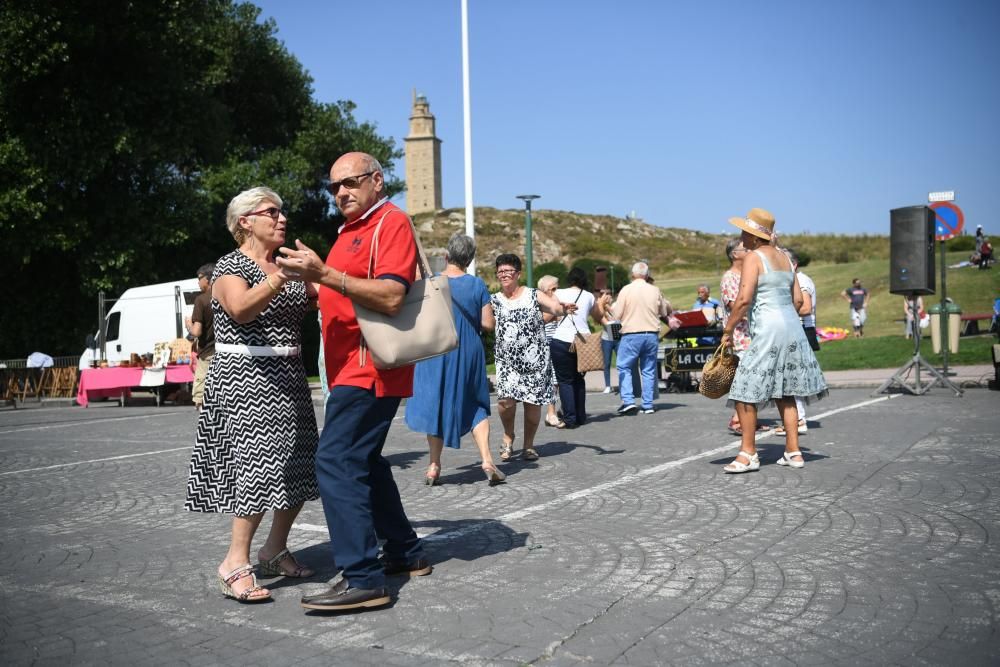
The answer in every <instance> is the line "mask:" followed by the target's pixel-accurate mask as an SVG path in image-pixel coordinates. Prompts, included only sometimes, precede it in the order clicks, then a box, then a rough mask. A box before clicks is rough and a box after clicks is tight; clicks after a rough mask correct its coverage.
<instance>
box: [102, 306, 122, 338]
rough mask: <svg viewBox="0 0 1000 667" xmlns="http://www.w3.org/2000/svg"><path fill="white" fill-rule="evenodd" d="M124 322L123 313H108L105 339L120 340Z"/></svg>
mask: <svg viewBox="0 0 1000 667" xmlns="http://www.w3.org/2000/svg"><path fill="white" fill-rule="evenodd" d="M121 324H122V314H121V313H118V312H115V313H111V314H110V315H108V332H107V334H105V336H104V340H118V336H119V330H120V329H121Z"/></svg>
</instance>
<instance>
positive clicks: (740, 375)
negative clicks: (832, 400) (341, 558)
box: [727, 250, 828, 408]
mask: <svg viewBox="0 0 1000 667" xmlns="http://www.w3.org/2000/svg"><path fill="white" fill-rule="evenodd" d="M754 252H755V253H756V254H757V256H759V257H760V260H761V262H762V263H763V273H761V274H760V275H759V276H758V277H757V290H756V291H755V293H754V297H753V303H751V305H750V314H749V316H748V320H749V322H750V347H749V348H748V349H747V351H746V352H744V353H743V356H742V357H741V358H740V365H739V366H737V367H736V377H735V378H734V379H733V385H732V387H731V388H730V389H729V400H728V401H727V404H728V405H729V406H730V407H732V406H733V405H735V402H736V401H739V402H741V403H754V404H756V406H757V407H758V408H763V407H765V406H767V405H768V404H769V403H771V402H773V400H774V399H776V398H782V397H783V396H798V397H800V398H802V399H803V400H805V401H806V402H807V403H810V402H812V401H814V400H818V399H820V398H822V397H823V396H826V395H827V393H828V392H827V389H826V379H825V378H824V377H823V371H821V370H820V367H819V362H817V361H816V355H815V354H813V351H812V349H810V347H809V341H808V340H807V339H806V334H805V332H804V331H803V330H802V323H801V321H800V320H799V315H798V313H796V312H795V306H794V305H793V304H792V282H793V281H794V279H795V274H794V273H793V272H792V271H772V270H771V267H770V265H769V264H768V263H767V258H766V257H764V254H763V253H762V252H760V251H759V250H755V251H754Z"/></svg>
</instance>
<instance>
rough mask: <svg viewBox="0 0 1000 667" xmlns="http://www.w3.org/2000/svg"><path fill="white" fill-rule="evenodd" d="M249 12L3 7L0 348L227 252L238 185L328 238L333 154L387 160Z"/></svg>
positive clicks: (386, 146)
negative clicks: (319, 94) (281, 201)
mask: <svg viewBox="0 0 1000 667" xmlns="http://www.w3.org/2000/svg"><path fill="white" fill-rule="evenodd" d="M258 18H259V9H257V8H256V7H254V6H253V5H251V4H236V3H234V2H232V1H231V0H201V1H200V2H176V1H174V0H147V1H145V2H132V1H130V0H102V1H101V2H97V1H96V0H79V1H78V2H73V3H69V2H54V3H43V2H37V1H35V0H8V1H7V2H5V3H4V4H3V5H2V6H0V204H3V205H2V206H0V243H3V245H4V247H5V248H6V253H7V255H6V257H7V261H6V262H4V263H3V265H2V267H0V281H2V282H3V284H4V285H5V287H6V291H7V294H6V296H5V299H4V306H3V318H2V321H3V326H2V327H0V357H5V356H21V355H23V354H26V353H27V352H30V351H32V350H45V351H48V352H50V353H52V354H60V353H67V352H69V353H72V352H74V351H76V350H77V349H79V348H80V347H81V341H82V339H83V336H84V335H85V334H86V332H88V331H93V329H94V328H95V326H96V318H95V304H96V298H95V296H96V293H97V291H99V290H105V291H107V292H109V293H110V294H112V295H116V294H118V293H120V292H121V291H122V290H124V289H125V288H126V287H129V286H133V285H139V284H146V283H152V282H160V281H165V280H172V279H176V278H179V277H182V276H191V275H193V274H194V270H195V268H196V267H197V266H199V265H200V264H202V263H204V262H205V261H206V260H210V259H214V258H216V257H218V256H219V255H221V254H223V253H224V252H227V251H228V250H230V249H232V247H233V241H232V238H231V237H230V236H229V233H228V231H226V229H225V224H224V211H225V207H226V205H227V204H228V202H229V200H230V198H232V197H233V196H234V195H235V194H237V193H238V192H239V191H241V190H243V189H246V188H248V187H252V186H254V185H260V184H266V185H268V186H270V187H273V188H274V189H276V190H277V191H278V192H279V193H280V194H281V195H282V196H283V198H285V200H286V204H287V207H288V209H289V218H290V220H291V222H292V236H293V237H296V236H297V237H300V238H302V239H303V240H304V241H305V242H306V243H310V244H311V245H314V246H315V247H316V248H317V250H320V251H325V248H323V247H322V246H324V245H325V244H327V243H328V242H329V240H330V239H331V236H332V234H331V232H332V230H333V229H334V228H335V225H334V224H333V222H332V216H333V215H335V213H336V212H335V211H331V207H330V204H329V201H330V200H329V198H328V197H327V195H326V194H325V192H324V190H323V188H324V186H325V182H326V177H327V171H328V169H329V166H330V162H331V161H332V160H333V159H334V158H336V157H337V156H338V155H339V154H341V153H343V152H345V151H347V150H364V151H367V152H369V153H372V154H373V155H375V156H376V157H377V158H379V159H380V160H381V161H382V162H383V165H384V166H385V167H386V169H387V170H390V171H391V169H392V166H393V163H394V161H395V160H396V159H398V158H399V157H400V151H398V150H397V149H396V147H395V146H394V144H393V142H392V141H391V140H388V139H385V138H382V137H380V136H379V135H378V134H377V132H376V128H375V127H374V126H372V125H371V124H368V123H358V122H357V121H356V120H355V119H354V118H353V116H352V111H353V109H354V106H353V104H352V103H350V102H346V101H343V102H339V103H337V104H318V103H316V102H315V101H314V100H313V99H312V82H311V79H310V77H309V75H308V73H306V72H305V70H304V69H303V68H302V66H301V65H300V64H299V63H298V61H296V60H295V58H294V57H293V56H292V55H291V54H289V53H288V52H287V50H286V49H285V48H284V46H282V44H281V43H280V42H279V41H278V40H277V39H276V38H275V24H274V23H273V21H265V22H258ZM389 184H390V192H395V191H398V190H399V189H401V187H402V184H401V183H400V182H399V180H398V179H394V178H390V179H389Z"/></svg>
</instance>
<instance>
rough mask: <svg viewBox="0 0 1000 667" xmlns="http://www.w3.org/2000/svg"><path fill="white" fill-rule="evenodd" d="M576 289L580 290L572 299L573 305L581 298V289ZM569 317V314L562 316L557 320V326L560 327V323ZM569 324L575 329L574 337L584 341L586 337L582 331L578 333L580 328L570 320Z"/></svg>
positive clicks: (574, 321)
mask: <svg viewBox="0 0 1000 667" xmlns="http://www.w3.org/2000/svg"><path fill="white" fill-rule="evenodd" d="M577 289H578V290H580V291H579V292H578V293H577V295H576V298H575V299H573V303H577V302H578V301H580V297H581V296H583V288H582V287H578V288H577ZM569 316H570V314H569V313H566V314H565V315H563V317H562V319H561V320H559V324H560V325H562V323H563V322H565V321H566V318H567V317H569ZM570 322H572V323H573V328H574V329H576V335H577V336H579V337H580V340H586V339H587V337H586V336H584V335H583V332H582V331H580V327H578V326H576V320H573V319H571V320H570ZM587 333H590V332H589V331H588V332H587Z"/></svg>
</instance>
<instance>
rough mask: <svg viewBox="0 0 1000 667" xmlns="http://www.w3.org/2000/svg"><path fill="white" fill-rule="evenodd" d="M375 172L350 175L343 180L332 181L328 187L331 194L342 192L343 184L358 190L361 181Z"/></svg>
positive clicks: (349, 188)
mask: <svg viewBox="0 0 1000 667" xmlns="http://www.w3.org/2000/svg"><path fill="white" fill-rule="evenodd" d="M374 173H375V172H374V171H367V172H365V173H363V174H358V175H357V176H348V177H347V178H345V179H343V180H341V181H331V182H330V185H328V186H327V188H326V189H327V190H328V191H329V192H330V194H331V195H336V194H337V193H338V192H340V188H341V186H343V187H345V188H347V189H348V190H357V189H358V187H359V186H360V185H361V181H362V180H363V179H365V178H366V177H368V176H371V175H372V174H374Z"/></svg>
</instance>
